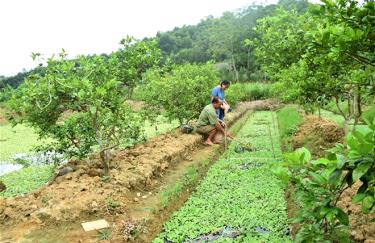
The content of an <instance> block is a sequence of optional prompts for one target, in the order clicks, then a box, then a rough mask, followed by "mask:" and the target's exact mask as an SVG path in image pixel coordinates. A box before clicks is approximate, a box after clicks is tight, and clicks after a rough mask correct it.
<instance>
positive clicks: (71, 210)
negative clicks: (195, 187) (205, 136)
mask: <svg viewBox="0 0 375 243" xmlns="http://www.w3.org/2000/svg"><path fill="white" fill-rule="evenodd" d="M247 107H248V104H247V103H244V104H242V105H240V106H238V107H237V109H236V110H235V111H234V112H231V113H229V114H228V115H227V117H226V120H227V123H228V124H229V125H230V124H231V123H233V122H234V121H235V120H237V119H238V118H239V117H241V116H242V115H243V114H244V113H245V111H246V110H247ZM201 143H202V137H201V136H200V135H198V134H182V133H181V132H179V130H178V129H177V130H175V131H172V132H170V133H168V134H165V135H162V136H158V137H155V138H152V139H150V140H148V141H147V142H145V143H144V144H139V145H136V146H134V147H132V148H129V149H125V150H120V151H117V152H116V153H115V155H114V158H113V159H112V161H111V167H110V168H111V171H110V177H111V178H110V179H109V180H107V178H105V177H103V168H102V165H101V162H100V160H99V156H97V155H96V156H92V157H91V158H88V159H86V160H83V161H71V162H69V164H68V165H67V166H69V167H71V168H74V170H73V171H72V172H70V173H67V174H64V175H62V176H57V174H56V176H55V178H54V180H53V181H51V182H50V183H49V184H48V185H46V186H44V187H42V188H40V189H38V190H37V191H35V192H33V193H30V194H28V195H25V196H19V197H15V198H0V224H2V225H14V224H17V223H20V222H25V223H29V222H33V223H37V224H43V223H48V222H53V224H56V223H59V222H65V221H74V220H76V219H79V218H80V219H82V218H93V217H95V218H97V217H101V216H104V215H108V214H110V215H117V214H123V213H126V211H127V210H128V207H127V204H130V201H132V200H133V198H134V197H131V196H130V194H131V191H132V190H133V189H137V190H143V189H145V188H148V187H152V186H154V185H155V184H157V183H158V181H157V179H158V177H160V176H163V173H164V172H165V171H166V169H167V168H168V167H170V166H172V165H173V164H175V163H178V162H179V161H180V160H181V159H186V158H188V157H189V154H190V152H191V151H192V150H194V149H195V148H196V147H197V146H199V145H200V144H201ZM114 202H115V203H114Z"/></svg>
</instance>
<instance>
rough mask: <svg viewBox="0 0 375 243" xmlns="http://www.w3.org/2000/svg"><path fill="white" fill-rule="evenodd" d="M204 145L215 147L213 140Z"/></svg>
mask: <svg viewBox="0 0 375 243" xmlns="http://www.w3.org/2000/svg"><path fill="white" fill-rule="evenodd" d="M204 144H205V145H208V146H211V145H214V143H213V142H212V141H211V140H207V141H206V142H205V143H204Z"/></svg>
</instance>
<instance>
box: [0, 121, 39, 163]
mask: <svg viewBox="0 0 375 243" xmlns="http://www.w3.org/2000/svg"><path fill="white" fill-rule="evenodd" d="M42 143H43V142H42V141H40V140H38V135H37V134H36V133H35V132H34V130H33V129H32V128H30V127H27V126H25V125H22V124H19V125H17V126H15V127H12V126H11V125H10V124H7V125H0V147H1V149H0V162H1V161H7V160H9V159H10V157H11V156H13V155H14V154H17V153H27V152H30V151H31V150H32V149H33V147H34V146H36V145H41V144H42Z"/></svg>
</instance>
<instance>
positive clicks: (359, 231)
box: [337, 182, 375, 243]
mask: <svg viewBox="0 0 375 243" xmlns="http://www.w3.org/2000/svg"><path fill="white" fill-rule="evenodd" d="M361 185H362V183H361V182H357V183H355V184H354V185H353V186H352V187H351V188H348V189H347V190H345V191H344V192H343V193H342V195H341V197H340V200H339V202H338V204H337V205H338V206H339V207H340V208H341V209H343V210H344V211H345V212H346V213H347V214H348V215H349V225H350V236H351V238H352V239H353V240H354V241H355V242H365V243H371V242H372V243H374V242H375V222H370V220H371V219H372V218H375V213H370V214H363V213H362V210H361V204H354V203H352V198H353V196H354V195H355V194H356V192H357V190H358V188H359V187H360V186H361Z"/></svg>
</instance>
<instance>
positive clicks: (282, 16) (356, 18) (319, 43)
mask: <svg viewBox="0 0 375 243" xmlns="http://www.w3.org/2000/svg"><path fill="white" fill-rule="evenodd" d="M323 2H324V5H322V6H319V5H311V6H310V10H309V11H308V12H306V13H304V14H302V15H301V14H298V13H297V12H296V11H285V10H283V9H280V10H278V11H277V12H276V14H275V15H273V16H270V17H266V18H264V19H261V20H259V23H258V26H257V27H256V31H257V33H258V34H259V38H257V39H255V40H248V41H247V44H248V45H250V46H254V47H255V48H256V55H257V58H258V60H259V61H260V62H261V63H262V68H263V70H264V71H266V72H267V74H268V75H270V76H271V77H272V79H273V80H274V81H277V83H276V84H275V86H274V91H275V93H277V94H279V96H280V97H281V98H282V99H283V100H284V101H293V102H298V103H300V104H301V105H303V106H304V107H305V108H306V109H307V110H308V111H313V110H314V109H313V108H314V107H320V108H321V107H323V106H325V105H327V104H328V103H329V102H334V103H335V105H336V106H337V110H338V112H339V113H340V114H341V115H342V116H343V117H344V119H345V124H344V128H345V131H346V132H347V131H348V122H349V121H350V120H351V119H354V120H355V122H356V123H357V122H358V120H359V118H360V116H361V114H362V104H363V103H364V102H369V101H370V102H374V99H373V87H374V80H375V76H374V73H375V72H374V70H375V65H374V60H375V55H374V53H375V44H374V43H375V41H373V40H374V36H375V34H374V28H373V26H374V23H373V20H370V19H373V17H374V16H375V7H374V2H373V1H365V2H364V3H363V4H359V3H357V2H356V1H353V0H334V1H328V0H327V1H323ZM370 97H372V98H370ZM343 101H345V102H346V103H347V109H346V110H344V109H342V107H341V103H342V102H343Z"/></svg>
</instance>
